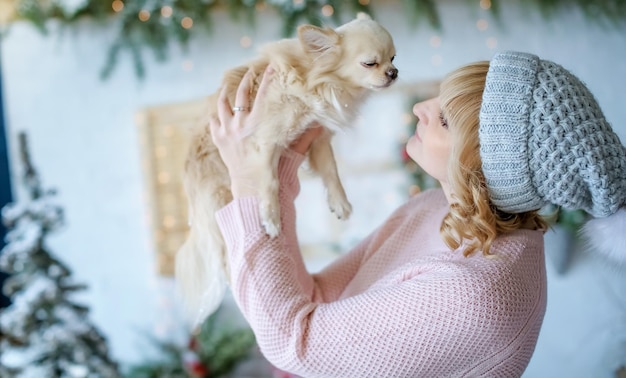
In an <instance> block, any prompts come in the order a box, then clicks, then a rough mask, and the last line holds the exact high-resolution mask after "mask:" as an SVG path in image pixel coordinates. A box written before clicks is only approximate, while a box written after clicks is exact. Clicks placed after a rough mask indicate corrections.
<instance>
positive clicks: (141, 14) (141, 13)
mask: <svg viewBox="0 0 626 378" xmlns="http://www.w3.org/2000/svg"><path fill="white" fill-rule="evenodd" d="M139 19H140V20H141V21H143V22H146V21H148V20H149V19H150V12H148V11H147V10H145V9H142V10H140V11H139Z"/></svg>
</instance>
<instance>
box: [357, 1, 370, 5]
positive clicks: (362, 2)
mask: <svg viewBox="0 0 626 378" xmlns="http://www.w3.org/2000/svg"><path fill="white" fill-rule="evenodd" d="M369 3H370V0H359V4H361V5H368V4H369Z"/></svg>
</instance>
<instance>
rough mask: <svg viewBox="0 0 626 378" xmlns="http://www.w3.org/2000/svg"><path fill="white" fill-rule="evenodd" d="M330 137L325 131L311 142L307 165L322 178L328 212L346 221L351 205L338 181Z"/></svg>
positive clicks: (350, 211)
mask: <svg viewBox="0 0 626 378" xmlns="http://www.w3.org/2000/svg"><path fill="white" fill-rule="evenodd" d="M331 136H332V135H331V134H330V132H329V131H325V132H324V133H323V134H322V135H320V136H319V137H318V138H317V139H315V140H314V141H313V143H312V144H311V148H310V149H309V165H310V167H311V169H312V170H313V171H314V172H316V173H317V174H318V175H319V176H320V177H321V178H322V182H323V183H324V186H325V187H326V191H327V193H326V194H327V200H328V206H329V207H330V210H331V211H332V212H333V213H335V215H337V218H339V219H348V218H349V217H350V214H351V213H352V205H351V204H350V202H349V201H348V197H347V196H346V192H345V190H344V188H343V185H342V184H341V180H340V179H339V173H338V171H337V162H336V161H335V155H334V153H333V148H332V146H331V144H330V140H331Z"/></svg>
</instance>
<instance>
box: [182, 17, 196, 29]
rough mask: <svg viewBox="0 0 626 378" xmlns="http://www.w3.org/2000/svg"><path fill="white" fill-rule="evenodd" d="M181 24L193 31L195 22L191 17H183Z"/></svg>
mask: <svg viewBox="0 0 626 378" xmlns="http://www.w3.org/2000/svg"><path fill="white" fill-rule="evenodd" d="M180 24H181V26H182V27H183V28H185V29H191V27H192V26H193V20H192V19H191V17H183V19H182V20H180Z"/></svg>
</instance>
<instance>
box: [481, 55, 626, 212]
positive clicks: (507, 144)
mask: <svg viewBox="0 0 626 378" xmlns="http://www.w3.org/2000/svg"><path fill="white" fill-rule="evenodd" d="M479 138H480V156H481V159H482V163H483V172H484V174H485V178H486V180H487V187H488V189H489V194H490V198H491V200H492V201H493V204H494V205H495V206H496V207H497V208H499V209H500V210H503V211H506V212H510V213H521V212H525V211H529V210H537V209H539V208H541V207H543V206H544V205H546V204H548V203H552V204H555V205H559V206H562V207H564V208H566V209H571V210H574V209H583V210H585V211H587V212H588V213H590V214H591V215H593V216H595V217H605V216H609V215H611V214H613V213H615V212H616V211H617V210H618V209H619V208H620V207H625V206H626V148H625V147H624V146H623V145H622V143H621V142H620V140H619V138H618V136H617V135H616V134H615V133H614V132H613V130H612V129H611V126H610V125H609V123H608V122H607V121H606V120H605V118H604V115H603V114H602V110H601V109H600V107H599V106H598V103H597V102H596V100H595V98H594V96H593V95H592V94H591V92H590V91H589V89H587V87H586V86H585V85H584V84H583V83H582V82H581V81H580V80H579V79H578V78H577V77H575V76H574V75H573V74H571V73H570V72H568V71H567V70H565V69H564V68H563V67H561V66H559V65H557V64H555V63H553V62H550V61H547V60H541V59H539V58H538V57H537V56H535V55H532V54H526V53H520V52H504V53H500V54H497V55H496V56H495V57H494V58H493V59H492V60H491V62H490V64H489V71H488V73H487V80H486V83H485V91H484V94H483V102H482V106H481V109H480V128H479Z"/></svg>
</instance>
